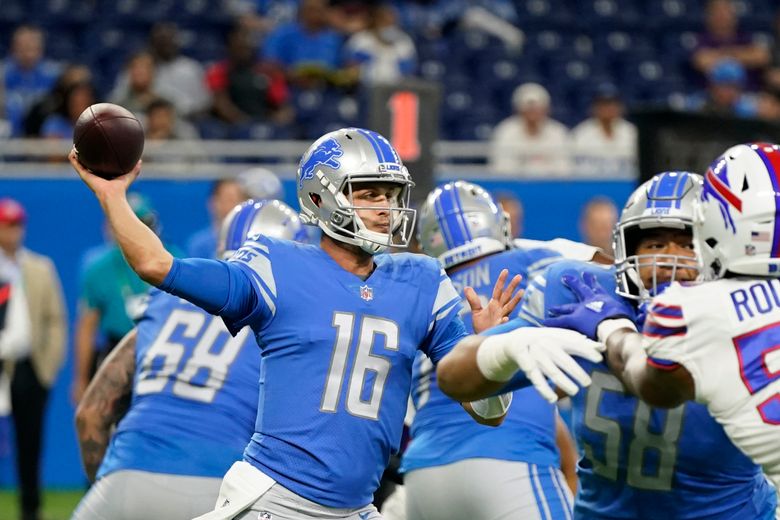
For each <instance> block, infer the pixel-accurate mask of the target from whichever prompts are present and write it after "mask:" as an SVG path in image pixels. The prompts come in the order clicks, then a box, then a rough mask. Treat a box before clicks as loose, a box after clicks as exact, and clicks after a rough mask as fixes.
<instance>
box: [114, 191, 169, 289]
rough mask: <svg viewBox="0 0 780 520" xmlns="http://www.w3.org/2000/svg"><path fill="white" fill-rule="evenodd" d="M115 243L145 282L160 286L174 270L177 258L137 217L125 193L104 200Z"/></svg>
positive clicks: (115, 194)
mask: <svg viewBox="0 0 780 520" xmlns="http://www.w3.org/2000/svg"><path fill="white" fill-rule="evenodd" d="M100 205H101V206H102V207H103V211H104V212H105V214H106V218H107V219H108V222H109V225H110V226H111V232H112V233H113V236H114V239H115V240H116V242H117V244H119V247H120V249H121V250H122V254H124V256H125V259H126V260H127V263H128V265H130V267H131V268H132V269H133V271H135V272H136V273H137V274H138V276H140V277H141V279H142V280H144V281H146V282H148V283H150V284H152V285H155V286H157V285H160V284H161V283H162V281H163V280H164V279H165V276H166V275H167V274H168V271H169V270H170V269H171V264H172V263H173V255H171V254H170V253H169V252H168V251H166V249H165V247H164V246H163V244H162V242H161V241H160V238H159V237H158V236H157V235H156V234H155V233H154V231H152V230H151V229H149V227H148V226H146V225H145V224H144V223H143V222H141V221H140V220H139V219H138V217H137V216H136V215H135V213H133V209H132V208H131V207H130V204H129V203H128V202H127V198H126V197H125V194H124V193H114V192H110V193H108V194H105V195H103V196H102V197H100Z"/></svg>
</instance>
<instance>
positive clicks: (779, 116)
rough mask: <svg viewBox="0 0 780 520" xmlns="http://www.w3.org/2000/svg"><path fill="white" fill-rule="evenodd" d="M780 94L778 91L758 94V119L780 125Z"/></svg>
mask: <svg viewBox="0 0 780 520" xmlns="http://www.w3.org/2000/svg"><path fill="white" fill-rule="evenodd" d="M778 96H780V93H779V92H778V91H776V90H766V91H763V92H759V93H758V97H757V99H756V107H757V109H758V117H760V118H761V119H764V120H766V121H770V122H772V123H780V97H778Z"/></svg>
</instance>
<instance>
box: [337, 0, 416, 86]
mask: <svg viewBox="0 0 780 520" xmlns="http://www.w3.org/2000/svg"><path fill="white" fill-rule="evenodd" d="M346 54H347V63H348V64H350V65H351V66H352V67H355V68H357V69H358V70H359V76H360V81H361V83H363V84H365V85H371V84H377V83H394V82H398V81H399V80H401V79H402V78H403V77H405V76H410V75H412V74H413V73H414V72H415V68H416V64H417V52H416V50H415V48H414V42H413V41H412V39H411V38H410V37H409V35H407V34H406V33H405V32H403V31H402V30H401V28H400V27H398V24H397V17H396V13H395V10H394V9H393V8H392V7H390V6H387V5H378V6H374V7H372V8H371V10H370V17H369V22H368V28H367V29H366V30H364V31H360V32H359V33H357V34H355V35H353V36H352V37H351V38H350V39H349V40H348V41H347V44H346Z"/></svg>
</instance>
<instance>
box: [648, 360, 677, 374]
mask: <svg viewBox="0 0 780 520" xmlns="http://www.w3.org/2000/svg"><path fill="white" fill-rule="evenodd" d="M647 364H648V365H650V366H651V367H653V368H657V369H658V370H664V371H672V370H676V369H677V368H679V367H680V364H679V363H676V362H674V361H669V360H668V359H658V358H652V357H648V358H647Z"/></svg>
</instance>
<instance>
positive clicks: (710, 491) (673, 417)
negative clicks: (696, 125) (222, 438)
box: [495, 172, 775, 520]
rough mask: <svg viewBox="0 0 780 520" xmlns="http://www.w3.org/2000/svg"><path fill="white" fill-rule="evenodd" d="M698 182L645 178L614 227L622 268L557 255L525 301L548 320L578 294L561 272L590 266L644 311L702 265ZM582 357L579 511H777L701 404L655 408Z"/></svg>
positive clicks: (628, 307) (600, 516) (760, 515)
mask: <svg viewBox="0 0 780 520" xmlns="http://www.w3.org/2000/svg"><path fill="white" fill-rule="evenodd" d="M700 186H701V178H700V177H699V176H697V175H694V174H689V173H685V172H666V173H663V174H659V175H657V176H656V177H654V178H653V179H651V180H650V181H648V182H647V183H645V184H643V185H642V186H640V187H639V188H638V189H637V190H636V191H635V192H634V193H633V194H632V196H631V197H630V198H629V200H628V202H627V204H626V207H625V208H624V210H623V213H622V214H621V218H620V221H619V222H618V226H617V228H616V239H615V244H616V267H615V268H612V269H605V268H603V267H598V266H595V265H592V264H584V263H580V262H560V263H558V264H556V265H554V266H552V267H550V269H549V270H548V271H547V273H546V275H545V279H546V283H543V284H540V285H542V286H544V288H543V298H540V297H539V294H538V292H537V296H536V297H535V298H532V299H530V300H526V301H525V302H524V305H526V304H527V305H529V306H531V307H532V308H530V309H526V312H527V313H528V314H530V315H536V319H537V320H538V321H542V320H543V319H544V318H545V317H547V318H549V317H550V316H551V309H553V308H556V309H560V308H561V306H563V308H564V309H566V308H567V307H566V305H567V304H572V302H575V301H576V300H577V298H576V296H575V294H574V293H572V291H571V290H570V289H569V287H568V286H567V285H566V282H565V280H569V277H572V276H573V277H579V276H580V275H581V274H582V273H586V274H585V275H583V276H584V277H585V278H587V279H591V278H595V279H598V280H599V282H600V283H601V284H602V285H603V286H604V287H605V291H606V292H611V293H612V294H614V293H617V294H618V295H620V297H621V301H622V305H621V307H620V308H621V309H623V310H624V313H625V314H624V316H625V317H630V318H632V319H636V320H639V321H642V320H644V318H643V317H642V316H641V313H642V310H641V309H642V307H641V305H640V306H638V304H640V303H641V302H643V301H644V302H646V301H647V299H649V298H650V297H651V296H652V295H654V294H657V293H658V292H660V291H661V290H663V287H664V286H665V285H668V283H669V282H671V281H673V280H691V279H693V278H694V277H695V276H696V274H697V271H698V269H697V268H695V265H696V264H695V261H694V258H693V257H694V254H693V245H692V236H691V226H692V221H693V209H692V208H693V201H694V200H695V199H696V197H697V196H698V193H699V191H700ZM533 292H534V291H531V294H530V295H527V296H533ZM540 304H541V307H540V306H539V305H540ZM534 305H536V306H537V307H536V308H535V309H534V308H533V306H534ZM597 311H598V309H597V306H594V307H593V309H588V310H586V311H584V312H590V313H593V314H596V313H597ZM637 313H639V314H640V316H639V318H636V314H637ZM517 326H522V324H519V323H514V324H507V325H505V326H500V327H498V328H497V330H496V331H495V332H497V333H500V332H503V331H506V330H507V329H512V328H515V327H517ZM581 332H582V331H581ZM589 333H590V331H589ZM510 334H512V333H511V332H510ZM594 335H595V334H594ZM580 364H581V365H582V367H583V368H584V369H585V370H586V371H587V372H588V373H589V374H590V377H591V379H592V384H591V386H590V387H588V388H587V389H586V390H585V391H584V392H581V393H579V394H577V395H575V396H574V397H573V412H574V413H573V417H574V423H575V434H576V438H577V440H578V444H579V445H580V447H581V449H582V458H581V460H580V462H579V467H578V474H579V477H580V492H579V493H578V495H577V498H576V501H575V508H574V517H575V518H579V519H583V520H586V519H587V520H607V519H610V520H611V519H629V518H630V519H639V520H644V519H655V518H680V519H697V520H698V519H701V520H703V519H722V520H726V519H728V520H737V519H742V518H751V519H752V518H756V519H765V518H772V517H773V515H774V507H775V500H774V496H773V495H774V492H773V490H772V489H771V486H770V485H769V484H768V483H767V481H766V479H765V478H764V476H763V475H762V474H761V471H760V469H759V468H758V466H756V465H755V464H753V463H751V462H750V460H749V459H748V458H747V457H746V456H745V455H744V454H743V453H742V452H741V451H739V450H738V449H737V448H736V447H734V445H733V444H732V443H731V442H730V441H729V439H728V438H727V437H726V435H725V433H724V431H723V428H722V427H721V426H720V425H719V424H717V423H716V422H715V421H714V420H713V419H712V418H711V417H710V416H709V414H708V413H707V410H706V408H705V407H703V406H701V405H696V404H688V405H685V406H680V407H678V408H674V409H671V410H668V411H665V410H658V409H654V408H651V407H649V406H647V405H646V404H645V403H643V402H641V401H639V400H638V399H637V398H636V397H634V396H632V395H631V394H629V393H627V392H626V390H625V389H624V387H623V385H622V384H621V382H620V380H618V379H617V378H616V377H614V376H613V375H612V374H611V373H610V371H609V368H608V367H607V365H606V364H605V363H588V362H583V361H580Z"/></svg>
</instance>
